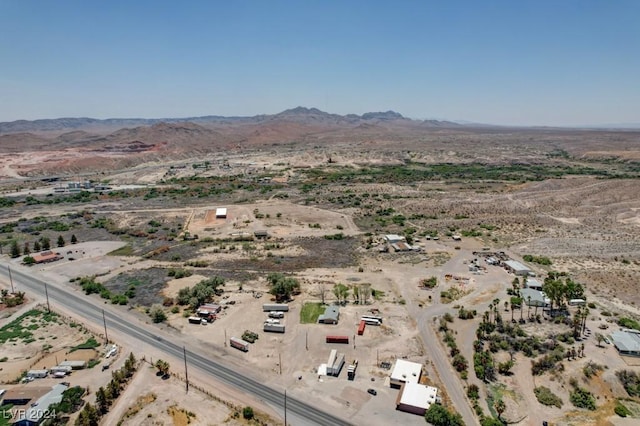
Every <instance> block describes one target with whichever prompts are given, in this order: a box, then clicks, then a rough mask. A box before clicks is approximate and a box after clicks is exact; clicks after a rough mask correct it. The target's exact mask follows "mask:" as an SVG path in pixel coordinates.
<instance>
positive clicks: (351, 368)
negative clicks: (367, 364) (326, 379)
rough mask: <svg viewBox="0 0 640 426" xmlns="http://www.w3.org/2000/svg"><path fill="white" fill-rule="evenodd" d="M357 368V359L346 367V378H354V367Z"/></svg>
mask: <svg viewBox="0 0 640 426" xmlns="http://www.w3.org/2000/svg"><path fill="white" fill-rule="evenodd" d="M357 368H358V360H357V359H356V360H353V364H349V367H347V379H349V380H354V379H355V378H356V369H357Z"/></svg>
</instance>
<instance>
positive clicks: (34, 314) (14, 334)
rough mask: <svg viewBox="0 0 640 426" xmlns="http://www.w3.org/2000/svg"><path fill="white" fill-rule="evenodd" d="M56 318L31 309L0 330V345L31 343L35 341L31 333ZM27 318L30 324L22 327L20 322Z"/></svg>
mask: <svg viewBox="0 0 640 426" xmlns="http://www.w3.org/2000/svg"><path fill="white" fill-rule="evenodd" d="M57 317H58V315H57V314H53V313H45V312H43V311H39V310H37V309H32V310H30V311H28V312H26V313H24V314H22V315H20V316H19V317H18V318H16V319H15V320H13V321H11V322H10V323H9V324H7V325H5V326H4V327H2V328H0V344H2V343H5V342H7V341H12V342H17V341H19V340H22V341H25V342H27V341H28V342H27V343H30V342H33V341H35V339H34V338H33V333H31V331H32V330H36V329H38V328H39V326H40V324H41V323H47V322H53V321H55V320H56V319H57ZM27 318H30V319H31V323H30V324H28V325H23V324H22V322H23V321H24V320H25V319H27Z"/></svg>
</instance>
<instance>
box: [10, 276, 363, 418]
mask: <svg viewBox="0 0 640 426" xmlns="http://www.w3.org/2000/svg"><path fill="white" fill-rule="evenodd" d="M0 273H1V274H3V275H4V276H6V277H7V278H8V271H7V266H6V265H0ZM11 275H12V278H13V282H14V283H15V284H16V286H18V287H19V290H20V291H25V290H27V291H31V292H33V293H35V294H37V295H39V296H45V283H44V281H42V280H41V279H38V278H36V277H33V276H31V275H29V274H26V273H24V272H22V271H20V270H16V269H14V268H11ZM47 291H48V295H49V300H50V301H51V302H52V303H55V304H58V305H61V306H64V307H65V308H66V309H68V310H70V311H72V312H76V313H77V314H78V316H80V317H82V318H84V319H85V320H86V321H91V322H93V323H94V324H98V325H99V326H102V325H103V316H102V315H103V308H102V307H98V306H97V305H95V304H94V303H93V300H91V299H90V298H89V297H83V296H79V295H77V294H75V293H74V292H73V291H71V290H68V289H65V288H63V287H58V286H57V285H53V284H48V285H47ZM104 315H105V319H106V323H107V328H108V329H112V330H118V331H119V332H121V333H124V334H126V335H129V336H130V337H132V338H134V339H136V340H138V341H140V342H143V343H146V344H148V345H152V346H153V347H154V348H156V349H158V350H160V351H163V352H164V353H166V354H168V355H170V356H173V357H176V358H182V357H183V350H184V349H183V347H182V346H178V345H176V344H175V343H173V342H172V341H171V340H170V339H171V337H170V336H168V334H166V333H165V332H163V331H162V330H159V329H155V328H154V329H151V330H149V329H148V328H151V327H144V326H142V325H138V324H135V323H133V322H130V321H127V320H125V319H123V318H121V317H119V316H118V315H116V314H114V313H112V312H110V311H107V310H104ZM186 350H187V360H188V363H189V365H191V366H194V367H196V368H198V369H200V370H201V371H203V372H206V373H208V374H209V375H211V376H212V377H215V378H216V379H217V380H221V381H223V382H225V383H227V384H229V385H231V386H233V387H235V388H237V389H240V390H242V391H244V392H246V393H247V394H251V395H253V396H255V397H257V398H258V399H260V400H262V401H264V402H266V403H267V404H269V405H271V406H272V407H274V408H275V409H276V410H277V411H281V412H284V404H285V395H284V393H283V392H280V391H278V390H276V389H272V388H270V387H268V386H266V385H264V384H262V383H260V382H258V381H257V380H255V379H253V378H251V377H248V376H246V375H243V374H241V373H239V372H237V371H234V370H233V369H231V368H228V367H226V366H224V365H222V364H220V363H219V362H216V361H214V360H212V359H210V358H207V357H206V356H203V355H201V354H200V353H198V352H196V351H193V350H189V347H188V346H186ZM286 404H287V415H292V417H294V418H297V419H300V420H303V422H304V424H318V425H350V424H351V423H349V422H347V421H346V420H344V419H341V418H339V417H336V416H334V415H332V414H330V413H327V412H325V411H322V410H320V409H318V408H316V407H314V406H312V405H310V404H307V403H305V402H302V401H300V400H298V399H295V398H292V397H291V396H287V399H286ZM289 423H291V422H289ZM296 424H298V423H297V422H296Z"/></svg>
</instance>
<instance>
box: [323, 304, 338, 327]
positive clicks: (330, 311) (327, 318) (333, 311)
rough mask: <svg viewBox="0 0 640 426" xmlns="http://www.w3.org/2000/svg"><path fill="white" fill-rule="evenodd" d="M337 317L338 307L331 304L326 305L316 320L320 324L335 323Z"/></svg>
mask: <svg viewBox="0 0 640 426" xmlns="http://www.w3.org/2000/svg"><path fill="white" fill-rule="evenodd" d="M338 319H340V309H339V308H338V307H337V306H335V305H331V306H327V307H326V308H325V310H324V314H321V315H320V316H319V317H318V322H319V323H320V324H337V323H338Z"/></svg>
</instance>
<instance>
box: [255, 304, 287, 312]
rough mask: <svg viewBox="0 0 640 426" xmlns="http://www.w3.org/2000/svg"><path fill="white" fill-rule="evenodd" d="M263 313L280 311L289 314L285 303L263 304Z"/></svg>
mask: <svg viewBox="0 0 640 426" xmlns="http://www.w3.org/2000/svg"><path fill="white" fill-rule="evenodd" d="M262 311H263V312H271V311H280V312H289V305H287V304H285V303H265V304H263V305H262Z"/></svg>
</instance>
